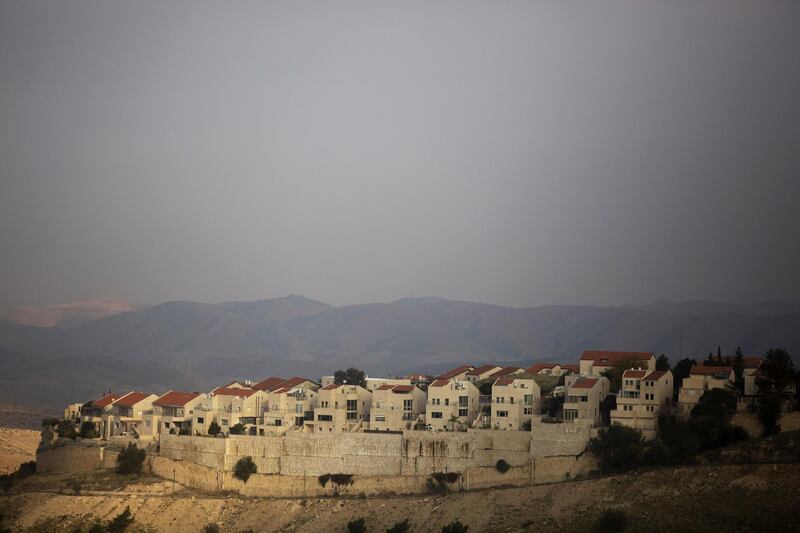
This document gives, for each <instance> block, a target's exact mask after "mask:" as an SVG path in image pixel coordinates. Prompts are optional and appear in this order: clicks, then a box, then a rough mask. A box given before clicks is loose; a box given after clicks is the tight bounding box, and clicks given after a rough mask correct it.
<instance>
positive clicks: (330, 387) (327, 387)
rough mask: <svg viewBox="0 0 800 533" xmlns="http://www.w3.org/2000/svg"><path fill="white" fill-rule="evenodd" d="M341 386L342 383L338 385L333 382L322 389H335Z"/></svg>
mask: <svg viewBox="0 0 800 533" xmlns="http://www.w3.org/2000/svg"><path fill="white" fill-rule="evenodd" d="M339 387H341V385H337V384H336V383H331V384H330V385H325V386H324V387H322V388H321V389H320V390H334V389H338V388H339Z"/></svg>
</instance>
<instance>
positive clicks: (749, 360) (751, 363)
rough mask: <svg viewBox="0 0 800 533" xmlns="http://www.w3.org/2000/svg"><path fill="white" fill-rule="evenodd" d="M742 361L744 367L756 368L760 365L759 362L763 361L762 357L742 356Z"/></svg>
mask: <svg viewBox="0 0 800 533" xmlns="http://www.w3.org/2000/svg"><path fill="white" fill-rule="evenodd" d="M742 361H743V362H744V367H745V368H758V367H760V366H761V363H763V362H764V358H763V357H750V356H748V357H742Z"/></svg>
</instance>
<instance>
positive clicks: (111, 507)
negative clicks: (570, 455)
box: [0, 464, 800, 532]
mask: <svg viewBox="0 0 800 533" xmlns="http://www.w3.org/2000/svg"><path fill="white" fill-rule="evenodd" d="M97 475H98V476H109V475H113V474H108V473H102V474H97ZM37 478H38V479H37ZM82 483H83V487H84V488H83V491H82V493H81V495H77V496H76V495H67V494H58V493H57V490H58V489H59V488H61V490H62V491H64V492H71V491H70V490H69V489H66V488H65V487H66V479H65V478H63V477H62V478H58V477H52V478H45V477H44V476H41V475H37V476H34V477H33V478H29V479H28V480H25V481H23V482H21V483H20V484H19V485H18V486H16V487H14V488H13V489H12V494H9V495H6V496H0V512H2V513H3V514H4V515H5V516H6V517H7V518H6V524H5V525H6V526H11V527H12V529H13V528H24V530H29V531H68V530H70V529H71V528H73V527H74V526H75V525H76V524H78V523H83V524H89V523H90V522H91V520H92V519H93V518H95V517H100V518H103V519H110V518H111V517H113V516H115V515H116V514H118V513H120V512H121V511H122V510H123V509H124V508H125V506H126V505H130V508H131V511H132V512H133V515H134V517H135V519H136V522H135V525H136V529H137V530H139V531H192V532H197V531H200V530H201V529H202V528H203V526H205V525H206V524H207V523H208V522H216V523H218V524H220V526H221V527H222V531H225V532H228V531H231V532H235V531H236V532H238V531H241V530H243V529H247V528H252V529H253V530H254V531H297V532H317V531H332V532H337V531H346V530H347V529H346V524H347V522H348V521H349V520H352V519H353V518H355V517H359V516H363V517H364V518H365V519H366V524H367V528H368V529H367V531H372V532H380V531H385V530H386V528H388V527H390V526H391V525H393V524H394V523H395V522H397V521H400V520H403V519H405V518H408V519H410V521H411V523H412V531H440V530H441V527H442V526H443V525H445V524H447V523H449V522H451V521H453V520H456V519H458V520H461V521H462V522H463V523H465V524H467V525H469V526H470V531H475V532H484V531H488V532H491V531H498V532H500V531H576V532H577V531H587V530H588V529H590V528H591V525H592V522H593V521H594V519H595V518H596V517H597V515H598V514H599V513H600V512H601V511H602V510H604V509H608V508H618V509H623V510H625V512H626V513H627V514H628V516H629V517H630V519H631V524H630V527H629V528H628V529H627V531H641V532H659V531H664V532H667V531H676V530H680V531H714V532H718V531H772V532H779V531H798V530H800V516H798V514H797V512H796V511H797V509H800V465H797V464H784V465H744V466H742V465H733V466H713V467H694V468H677V469H663V470H657V471H651V472H645V473H641V474H629V475H625V476H618V477H613V478H602V479H595V480H584V481H574V482H569V483H560V484H553V485H545V486H537V487H528V488H519V489H516V488H515V489H496V490H490V491H485V492H470V493H461V494H452V495H448V496H428V497H388V498H370V499H321V500H306V501H301V500H289V499H246V498H233V497H231V498H225V497H220V496H218V495H217V496H208V495H203V494H201V493H197V492H193V491H188V490H180V487H179V491H178V493H177V494H176V495H175V496H174V497H173V496H171V495H169V492H170V491H171V485H170V484H169V483H165V482H164V481H163V480H155V479H150V480H147V479H143V480H137V481H134V482H131V483H130V484H126V483H125V480H124V479H121V480H119V483H118V486H116V487H111V486H109V483H108V480H101V481H97V482H95V483H94V485H93V484H92V480H91V479H90V478H87V479H84V480H83V482H82ZM98 486H104V487H106V488H113V489H114V490H113V491H108V492H105V493H89V491H91V490H92V489H93V488H97V487H98ZM48 487H49V490H52V491H53V492H51V493H46V492H42V490H44V489H47V488H48ZM25 490H29V491H36V492H27V493H21V492H19V491H25ZM13 492H16V493H15V494H14V493H13Z"/></svg>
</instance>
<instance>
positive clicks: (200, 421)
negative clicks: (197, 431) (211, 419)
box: [197, 416, 205, 424]
mask: <svg viewBox="0 0 800 533" xmlns="http://www.w3.org/2000/svg"><path fill="white" fill-rule="evenodd" d="M197 423H198V424H205V419H204V418H203V417H202V416H198V417H197Z"/></svg>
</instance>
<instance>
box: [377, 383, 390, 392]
mask: <svg viewBox="0 0 800 533" xmlns="http://www.w3.org/2000/svg"><path fill="white" fill-rule="evenodd" d="M393 388H394V385H389V384H388V383H384V384H383V385H381V386H380V387H378V388H377V389H375V390H392V389H393Z"/></svg>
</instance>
